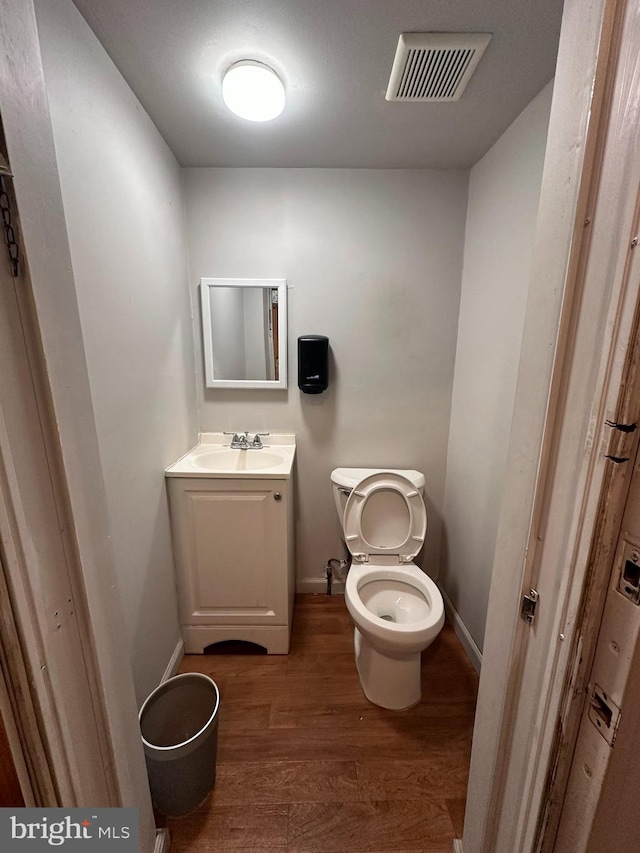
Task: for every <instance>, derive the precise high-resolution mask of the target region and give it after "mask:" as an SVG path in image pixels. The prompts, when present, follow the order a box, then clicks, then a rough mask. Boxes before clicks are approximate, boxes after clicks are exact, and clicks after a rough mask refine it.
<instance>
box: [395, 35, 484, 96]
mask: <svg viewBox="0 0 640 853" xmlns="http://www.w3.org/2000/svg"><path fill="white" fill-rule="evenodd" d="M490 41H491V36H490V35H488V34H486V33H402V35H401V36H400V39H399V40H398V48H397V50H396V56H395V59H394V60H393V68H392V69H391V77H390V78H389V86H388V88H387V95H386V98H387V101H457V100H458V99H459V98H460V96H461V95H462V93H463V92H464V90H465V88H466V86H467V83H468V82H469V80H470V78H471V75H472V74H473V72H474V70H475V67H476V65H477V64H478V62H479V61H480V57H481V56H482V54H483V53H484V51H485V48H486V46H487V45H488V44H489V42H490Z"/></svg>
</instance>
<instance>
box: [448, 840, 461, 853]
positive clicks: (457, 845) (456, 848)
mask: <svg viewBox="0 0 640 853" xmlns="http://www.w3.org/2000/svg"><path fill="white" fill-rule="evenodd" d="M451 853H464V850H463V849H462V839H461V838H454V839H453V847H452V848H451Z"/></svg>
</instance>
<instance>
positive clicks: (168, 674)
mask: <svg viewBox="0 0 640 853" xmlns="http://www.w3.org/2000/svg"><path fill="white" fill-rule="evenodd" d="M183 657H184V640H183V639H182V637H180V639H179V640H178V643H177V645H176V647H175V649H174V650H173V654H172V655H171V657H170V658H169V663H168V664H167V668H166V669H165V671H164V675H163V676H162V678H161V679H160V684H164V682H165V681H166V680H167V679H168V678H172V677H173V676H174V675H175V674H176V673H177V671H178V670H179V669H180V664H181V663H182V658H183Z"/></svg>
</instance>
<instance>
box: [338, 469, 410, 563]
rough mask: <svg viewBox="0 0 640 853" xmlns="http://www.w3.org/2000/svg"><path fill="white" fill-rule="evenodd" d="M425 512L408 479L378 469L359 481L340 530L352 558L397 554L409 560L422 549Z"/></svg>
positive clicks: (348, 503)
mask: <svg viewBox="0 0 640 853" xmlns="http://www.w3.org/2000/svg"><path fill="white" fill-rule="evenodd" d="M426 531H427V511H426V509H425V507H424V502H423V500H422V496H421V495H420V492H419V491H418V490H417V489H416V487H415V485H414V484H413V483H412V482H411V480H409V479H407V477H404V476H403V475H402V474H398V473H397V472H396V471H378V472H376V473H375V474H371V475H369V476H368V477H365V478H364V479H362V480H360V482H359V483H358V485H357V486H356V487H355V488H354V489H353V491H352V492H351V494H350V495H349V497H348V498H347V503H346V505H345V508H344V533H345V539H346V542H347V547H348V548H349V550H350V551H351V553H352V554H353V557H354V559H355V560H357V561H359V562H368V560H369V557H370V556H373V555H376V554H377V555H384V556H396V555H397V556H398V562H399V563H410V562H411V561H412V560H413V558H414V557H415V556H416V554H417V553H418V552H419V551H420V549H421V548H422V545H423V543H424V537H425V533H426Z"/></svg>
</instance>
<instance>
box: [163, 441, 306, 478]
mask: <svg viewBox="0 0 640 853" xmlns="http://www.w3.org/2000/svg"><path fill="white" fill-rule="evenodd" d="M249 435H250V436H253V433H252V432H250V433H249ZM231 439H232V436H231V435H224V433H221V432H203V433H200V437H199V442H198V444H196V446H195V447H192V448H191V450H190V451H189V452H188V453H185V455H184V456H182V457H180V459H178V461H177V462H175V463H174V464H173V465H170V466H169V467H168V468H167V469H166V470H165V472H164V473H165V477H209V478H224V479H238V478H239V479H249V478H250V479H260V480H262V479H265V480H267V479H273V480H286V479H289V477H290V476H291V471H292V469H293V460H294V458H295V452H296V437H295V435H294V434H293V433H273V434H271V435H267V436H263V437H262V440H263V442H264V446H263V448H262V449H260V450H252V449H250V450H236V449H233V450H232V449H231V447H230V444H231Z"/></svg>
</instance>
